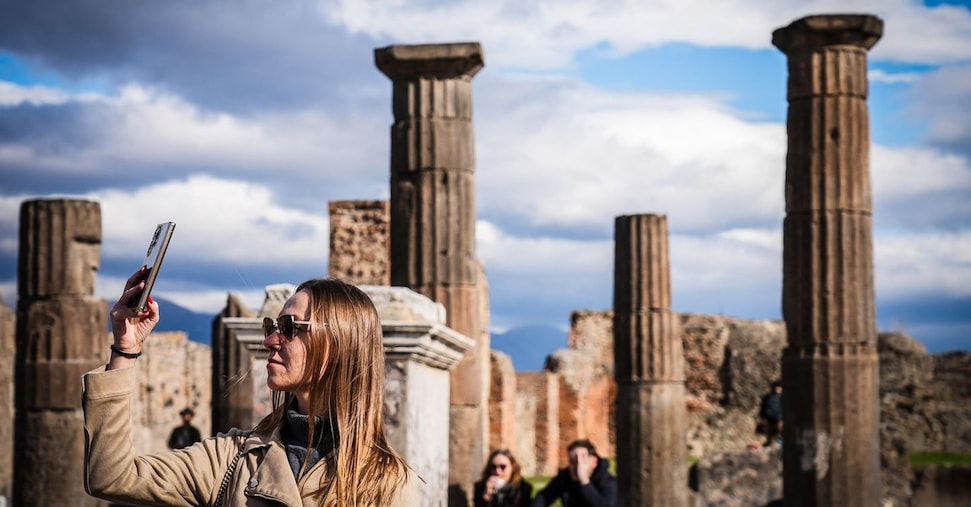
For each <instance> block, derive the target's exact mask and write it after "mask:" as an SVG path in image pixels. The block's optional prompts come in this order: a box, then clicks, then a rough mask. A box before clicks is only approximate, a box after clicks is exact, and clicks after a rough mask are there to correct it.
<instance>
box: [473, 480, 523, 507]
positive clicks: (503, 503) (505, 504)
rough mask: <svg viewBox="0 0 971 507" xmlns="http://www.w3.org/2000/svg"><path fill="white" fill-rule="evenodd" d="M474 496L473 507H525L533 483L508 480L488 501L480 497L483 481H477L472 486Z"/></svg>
mask: <svg viewBox="0 0 971 507" xmlns="http://www.w3.org/2000/svg"><path fill="white" fill-rule="evenodd" d="M472 490H473V495H474V496H475V502H474V503H475V507H527V506H528V505H529V500H530V499H531V498H532V497H533V485H532V484H530V483H528V482H526V481H525V480H521V481H519V482H518V483H512V482H508V483H506V484H505V485H504V486H503V487H501V488H499V491H496V492H495V493H493V495H492V498H490V499H489V501H488V502H486V501H485V500H483V499H482V494H483V493H484V492H485V482H484V481H479V482H476V483H475V487H474V488H472Z"/></svg>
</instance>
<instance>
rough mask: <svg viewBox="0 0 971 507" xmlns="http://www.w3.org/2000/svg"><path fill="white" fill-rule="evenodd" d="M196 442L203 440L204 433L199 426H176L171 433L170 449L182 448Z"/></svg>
mask: <svg viewBox="0 0 971 507" xmlns="http://www.w3.org/2000/svg"><path fill="white" fill-rule="evenodd" d="M196 442H202V435H201V434H200V433H199V428H196V427H195V426H193V425H191V424H183V425H181V426H176V427H175V429H174V430H172V434H171V435H169V449H182V448H185V447H189V446H190V445H192V444H194V443H196Z"/></svg>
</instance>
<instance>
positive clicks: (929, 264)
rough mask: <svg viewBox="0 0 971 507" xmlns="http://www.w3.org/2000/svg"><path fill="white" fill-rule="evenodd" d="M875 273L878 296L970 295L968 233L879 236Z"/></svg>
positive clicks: (970, 241)
mask: <svg viewBox="0 0 971 507" xmlns="http://www.w3.org/2000/svg"><path fill="white" fill-rule="evenodd" d="M874 270H875V279H876V285H877V293H878V295H879V296H881V297H890V298H893V297H904V296H906V297H920V296H921V295H927V294H941V293H943V294H947V295H949V296H955V297H967V296H971V231H960V232H954V233H943V232H942V233H909V234H894V233H892V232H887V233H884V234H878V236H877V241H876V244H875V249H874Z"/></svg>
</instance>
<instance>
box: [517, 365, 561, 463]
mask: <svg viewBox="0 0 971 507" xmlns="http://www.w3.org/2000/svg"><path fill="white" fill-rule="evenodd" d="M516 385H517V393H516V399H517V402H516V419H517V420H518V421H519V423H520V424H519V425H518V431H517V432H516V449H515V451H514V452H516V457H517V459H519V462H520V464H521V465H522V468H523V475H525V476H527V477H532V476H547V477H549V476H552V475H554V474H555V473H556V470H557V467H558V466H559V446H560V424H559V413H560V410H559V402H560V381H559V376H558V375H557V374H555V373H550V372H523V373H517V374H516Z"/></svg>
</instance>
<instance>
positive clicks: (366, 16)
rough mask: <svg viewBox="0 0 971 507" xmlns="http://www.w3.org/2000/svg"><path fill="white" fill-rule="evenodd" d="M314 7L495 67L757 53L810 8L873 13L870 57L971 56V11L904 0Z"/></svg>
mask: <svg viewBox="0 0 971 507" xmlns="http://www.w3.org/2000/svg"><path fill="white" fill-rule="evenodd" d="M322 5H323V7H322V10H323V11H324V12H325V13H326V15H327V16H328V17H329V18H330V19H331V20H333V21H334V22H337V23H340V24H342V25H343V26H345V27H346V28H347V29H348V30H350V31H351V32H354V33H358V32H361V33H366V34H369V35H371V36H375V37H390V38H391V39H395V40H401V41H427V42H445V41H454V40H479V41H482V42H483V45H484V47H486V48H488V51H489V55H491V56H490V59H491V61H492V62H494V64H496V65H497V66H500V67H506V66H513V67H524V66H533V67H545V68H564V67H568V66H570V65H571V64H572V63H573V60H572V58H573V55H574V54H575V53H576V52H577V51H578V50H581V49H587V48H592V47H598V46H603V45H604V44H606V45H609V47H610V48H611V50H612V51H614V52H616V53H618V54H627V53H631V52H633V51H637V50H639V49H643V48H649V47H656V46H660V45H663V44H667V43H672V42H686V43H689V44H694V45H698V46H732V47H741V48H749V49H767V48H770V47H771V45H770V40H771V34H772V31H773V30H775V29H776V28H779V27H782V26H785V25H787V24H789V23H790V22H792V21H794V20H796V19H798V18H801V17H803V16H807V15H811V14H819V13H827V14H829V13H832V14H840V13H870V14H874V15H877V16H880V17H881V18H883V19H884V22H885V30H884V33H885V35H884V38H883V40H882V41H881V42H880V44H878V46H877V48H876V49H875V53H874V55H875V56H876V57H878V58H884V59H891V60H902V61H920V62H925V63H944V62H953V61H960V60H965V59H968V58H971V11H969V10H968V9H967V8H965V7H962V6H949V5H940V6H937V7H927V6H924V5H922V4H921V3H920V2H916V1H913V0H855V1H854V0H849V1H847V0H817V1H808V2H807V1H805V0H786V1H777V2H768V3H767V2H761V1H742V2H710V1H705V0H685V1H680V2H662V1H643V0H612V1H603V0H537V1H532V2H519V1H516V0H460V1H447V2H445V1H443V2H420V3H418V2H405V1H401V0H366V1H362V0H340V1H337V2H323V3H322Z"/></svg>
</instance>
